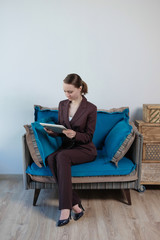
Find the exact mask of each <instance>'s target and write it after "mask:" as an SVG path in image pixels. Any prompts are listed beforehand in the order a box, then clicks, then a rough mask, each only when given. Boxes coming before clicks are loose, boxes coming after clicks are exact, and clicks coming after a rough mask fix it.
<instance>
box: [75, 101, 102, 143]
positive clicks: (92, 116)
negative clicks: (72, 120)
mask: <svg viewBox="0 0 160 240" xmlns="http://www.w3.org/2000/svg"><path fill="white" fill-rule="evenodd" d="M96 120H97V107H96V106H95V105H94V107H93V109H92V111H90V113H89V114H88V117H87V121H86V128H85V129H84V132H78V131H77V132H76V136H75V141H76V142H79V143H82V144H85V143H89V142H91V141H92V138H93V134H94V131H95V127H96Z"/></svg>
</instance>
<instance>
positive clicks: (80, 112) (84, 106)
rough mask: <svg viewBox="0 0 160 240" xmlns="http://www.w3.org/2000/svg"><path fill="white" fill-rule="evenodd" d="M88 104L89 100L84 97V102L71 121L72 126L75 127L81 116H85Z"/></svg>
mask: <svg viewBox="0 0 160 240" xmlns="http://www.w3.org/2000/svg"><path fill="white" fill-rule="evenodd" d="M86 103H87V99H86V98H85V97H84V96H83V99H82V102H81V104H80V106H79V108H78V109H77V111H76V113H75V115H74V116H73V118H72V120H71V121H70V123H71V125H72V124H73V125H74V122H76V121H77V120H78V119H79V118H80V117H81V115H83V114H84V112H85V110H86ZM68 110H69V109H68ZM68 119H69V118H68Z"/></svg>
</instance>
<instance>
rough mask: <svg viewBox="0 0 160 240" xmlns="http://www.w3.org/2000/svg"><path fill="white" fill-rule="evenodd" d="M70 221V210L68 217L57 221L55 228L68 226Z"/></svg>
mask: <svg viewBox="0 0 160 240" xmlns="http://www.w3.org/2000/svg"><path fill="white" fill-rule="evenodd" d="M70 219H72V218H71V210H70V214H69V217H68V218H67V219H63V220H58V222H57V227H62V226H64V225H66V224H68V223H69V221H70Z"/></svg>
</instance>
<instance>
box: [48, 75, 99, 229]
mask: <svg viewBox="0 0 160 240" xmlns="http://www.w3.org/2000/svg"><path fill="white" fill-rule="evenodd" d="M63 89H64V93H65V95H66V97H67V98H68V99H67V100H64V101H61V102H60V103H59V108H58V109H59V111H58V124H62V125H64V126H65V127H66V128H67V130H63V134H62V135H63V136H62V140H63V141H62V146H61V147H60V149H58V150H57V151H56V152H54V153H52V154H51V155H49V156H48V157H47V159H46V161H47V163H48V166H49V168H50V170H51V172H52V174H53V176H54V178H55V180H56V181H57V183H58V189H59V209H60V210H61V214H60V219H59V221H58V223H57V226H63V225H65V224H67V223H68V222H69V220H70V218H71V210H73V212H74V220H78V219H79V218H80V217H82V216H83V211H84V209H83V207H82V205H81V200H80V199H79V197H78V195H77V193H76V192H75V191H73V190H72V182H71V165H75V164H80V163H86V162H91V161H93V160H94V159H95V158H96V155H97V151H96V147H95V146H94V144H93V142H92V137H93V133H94V131H95V125H96V116H97V107H96V106H95V105H93V104H92V103H90V102H88V101H87V99H86V98H85V97H84V95H85V94H86V93H87V92H88V87H87V84H86V83H85V82H84V81H82V79H81V78H80V76H79V75H77V74H69V75H68V76H67V77H66V78H65V79H64V81H63ZM45 130H46V131H47V133H48V134H49V135H51V136H53V137H54V136H57V134H56V133H54V132H52V131H49V130H47V129H45Z"/></svg>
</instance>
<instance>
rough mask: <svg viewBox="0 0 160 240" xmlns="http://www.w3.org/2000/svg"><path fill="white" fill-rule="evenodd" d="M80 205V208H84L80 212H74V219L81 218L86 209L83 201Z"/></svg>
mask: <svg viewBox="0 0 160 240" xmlns="http://www.w3.org/2000/svg"><path fill="white" fill-rule="evenodd" d="M78 206H79V208H81V209H82V211H81V212H80V213H75V214H74V217H73V219H74V220H75V221H77V220H78V219H80V218H81V217H82V216H83V214H84V211H85V210H84V208H83V206H82V204H81V203H79V204H78Z"/></svg>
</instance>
